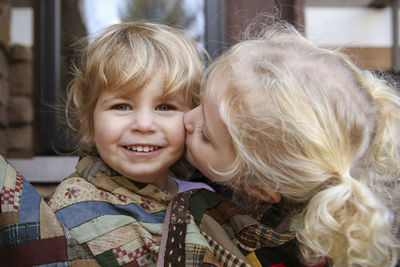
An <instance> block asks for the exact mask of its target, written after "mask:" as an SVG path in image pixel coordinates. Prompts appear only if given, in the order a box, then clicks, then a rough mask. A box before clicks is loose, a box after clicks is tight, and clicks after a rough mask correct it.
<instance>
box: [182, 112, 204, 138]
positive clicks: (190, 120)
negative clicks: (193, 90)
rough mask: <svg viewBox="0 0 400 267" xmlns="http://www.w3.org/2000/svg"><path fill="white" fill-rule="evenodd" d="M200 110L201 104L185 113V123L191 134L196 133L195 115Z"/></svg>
mask: <svg viewBox="0 0 400 267" xmlns="http://www.w3.org/2000/svg"><path fill="white" fill-rule="evenodd" d="M199 110H200V106H198V107H196V108H194V109H192V110H191V111H189V112H187V113H186V114H185V116H184V117H183V122H184V123H185V128H186V131H187V132H188V133H189V134H192V133H194V129H195V125H194V123H195V116H196V113H197V112H199Z"/></svg>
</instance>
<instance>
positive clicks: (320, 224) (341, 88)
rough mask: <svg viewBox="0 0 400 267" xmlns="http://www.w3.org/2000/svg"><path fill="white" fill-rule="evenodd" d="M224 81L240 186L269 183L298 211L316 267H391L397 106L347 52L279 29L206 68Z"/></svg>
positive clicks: (235, 179) (233, 176)
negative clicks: (329, 266)
mask: <svg viewBox="0 0 400 267" xmlns="http://www.w3.org/2000/svg"><path fill="white" fill-rule="evenodd" d="M216 70H218V71H219V72H218V73H223V74H224V76H223V77H222V78H223V79H227V82H228V86H227V89H226V90H225V91H224V92H223V93H222V94H221V98H220V99H221V100H220V103H219V113H220V116H221V119H222V121H223V122H224V123H225V124H226V126H227V128H228V131H229V133H230V135H231V137H232V142H233V145H234V150H235V154H236V159H235V161H234V163H233V165H232V169H231V171H229V172H226V173H219V174H223V175H224V176H225V177H226V181H225V182H226V183H230V184H231V185H232V186H235V187H237V188H239V187H241V188H243V186H244V185H263V186H266V187H268V188H271V189H273V190H275V191H276V192H279V193H280V194H281V195H282V197H283V198H284V199H285V200H286V201H289V202H292V203H298V204H301V206H302V207H304V208H302V209H301V211H300V212H302V214H303V215H304V226H303V227H301V228H300V229H298V231H297V234H298V235H297V237H298V240H299V242H300V250H301V252H302V255H303V257H304V258H305V259H306V260H307V261H308V262H309V263H311V264H315V263H318V262H319V261H320V260H321V259H322V258H323V257H325V256H328V257H329V258H330V259H331V260H332V261H333V263H334V265H335V266H393V265H395V264H396V261H397V253H398V251H397V250H398V241H397V240H396V238H395V236H394V229H393V222H394V210H395V209H396V207H397V206H398V205H399V203H395V200H394V196H393V192H395V191H397V192H398V178H399V171H400V166H399V163H400V157H399V152H400V144H399V142H400V98H399V96H398V94H397V93H396V92H395V90H394V87H393V86H392V85H391V84H390V83H389V82H388V81H387V80H384V79H381V78H378V77H377V76H376V75H374V74H373V73H372V72H369V71H366V70H364V71H363V70H361V69H359V68H358V67H356V66H355V65H354V64H353V63H352V62H351V61H350V60H349V59H348V57H347V56H346V55H344V54H343V53H341V52H340V51H335V50H329V49H324V48H320V47H317V46H316V45H314V44H313V43H311V42H310V41H308V40H307V39H306V38H304V37H303V36H302V35H301V34H300V33H298V32H297V31H296V30H295V29H294V28H292V27H290V26H288V25H286V24H284V23H277V24H275V25H274V26H270V27H268V28H267V29H266V30H265V31H264V32H263V33H262V34H260V35H259V36H258V37H257V38H254V39H251V40H246V41H242V42H240V43H238V44H237V45H235V46H233V47H232V48H230V49H229V50H228V51H227V52H226V53H225V54H224V55H223V56H221V57H220V58H219V59H218V60H216V61H215V62H214V63H213V64H212V65H211V66H210V67H209V69H208V70H207V73H206V75H205V78H204V81H203V82H207V79H208V78H209V77H210V75H211V74H212V73H213V72H214V71H216Z"/></svg>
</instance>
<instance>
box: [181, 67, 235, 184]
mask: <svg viewBox="0 0 400 267" xmlns="http://www.w3.org/2000/svg"><path fill="white" fill-rule="evenodd" d="M226 88H227V83H226V80H225V79H224V78H223V76H222V75H219V73H218V71H214V72H213V74H211V76H210V78H209V80H208V82H207V88H206V90H205V94H204V95H203V98H202V104H201V105H200V106H198V107H197V108H195V109H193V110H191V111H189V112H188V113H186V115H185V127H186V131H187V132H186V146H187V147H186V158H187V159H188V161H189V162H190V163H191V164H193V165H194V166H195V167H196V168H198V169H199V170H200V171H201V172H202V173H203V174H204V175H206V176H207V177H208V178H210V179H211V180H214V181H218V180H219V179H220V178H221V177H219V176H218V175H217V174H215V173H214V172H213V171H212V169H211V168H213V169H214V170H216V171H227V170H229V167H230V165H231V164H232V163H233V161H234V158H235V154H234V150H233V145H232V141H231V137H230V135H229V132H228V130H227V128H226V126H225V124H224V123H223V122H222V120H221V118H220V116H219V110H218V107H219V99H220V97H219V95H220V94H223V93H224V91H225V90H226Z"/></svg>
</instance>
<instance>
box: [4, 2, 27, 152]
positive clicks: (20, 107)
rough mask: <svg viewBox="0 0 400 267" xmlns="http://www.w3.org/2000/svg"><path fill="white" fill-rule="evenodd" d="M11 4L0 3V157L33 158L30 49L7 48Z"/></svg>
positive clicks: (22, 47)
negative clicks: (0, 155)
mask: <svg viewBox="0 0 400 267" xmlns="http://www.w3.org/2000/svg"><path fill="white" fill-rule="evenodd" d="M11 6H12V1H11V0H0V153H1V154H2V155H3V156H5V157H7V158H26V157H32V156H33V136H32V135H33V112H34V111H33V110H34V109H33V82H32V79H33V75H32V72H33V56H32V48H30V47H24V46H21V45H13V46H10V45H9V41H10V14H11Z"/></svg>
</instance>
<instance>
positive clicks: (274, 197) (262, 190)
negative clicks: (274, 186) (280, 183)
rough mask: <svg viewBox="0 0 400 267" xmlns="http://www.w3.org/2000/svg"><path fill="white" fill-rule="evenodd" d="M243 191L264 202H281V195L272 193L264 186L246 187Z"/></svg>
mask: <svg viewBox="0 0 400 267" xmlns="http://www.w3.org/2000/svg"><path fill="white" fill-rule="evenodd" d="M244 190H245V191H246V192H247V193H249V194H250V195H251V196H253V197H256V198H258V199H261V200H264V201H266V202H271V203H278V202H279V201H281V194H279V193H277V192H275V191H272V190H271V189H269V188H268V187H265V186H255V185H246V186H245V187H244Z"/></svg>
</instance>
